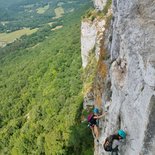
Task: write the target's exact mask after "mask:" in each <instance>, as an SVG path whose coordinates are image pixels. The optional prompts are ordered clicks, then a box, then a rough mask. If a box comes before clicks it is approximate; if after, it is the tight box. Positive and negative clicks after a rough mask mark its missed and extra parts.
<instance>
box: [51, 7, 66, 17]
mask: <svg viewBox="0 0 155 155" xmlns="http://www.w3.org/2000/svg"><path fill="white" fill-rule="evenodd" d="M54 12H55V17H54V18H53V19H57V18H60V17H62V15H63V14H64V9H63V8H62V7H58V8H56V9H55V10H54Z"/></svg>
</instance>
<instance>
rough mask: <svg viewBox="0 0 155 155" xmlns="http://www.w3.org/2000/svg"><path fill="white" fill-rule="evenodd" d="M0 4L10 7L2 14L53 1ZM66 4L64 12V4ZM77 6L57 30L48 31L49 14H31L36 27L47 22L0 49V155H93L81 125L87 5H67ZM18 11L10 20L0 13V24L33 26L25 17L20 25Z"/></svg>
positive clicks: (86, 130) (89, 138)
mask: <svg viewBox="0 0 155 155" xmlns="http://www.w3.org/2000/svg"><path fill="white" fill-rule="evenodd" d="M0 2H1V3H3V6H6V7H8V8H9V7H11V9H10V10H7V11H12V8H13V7H15V8H16V7H17V6H19V5H20V6H23V5H32V4H33V7H36V5H37V4H38V5H41V4H42V5H43V6H44V5H47V3H48V4H49V5H50V3H53V2H57V0H55V1H49V0H46V1H37V2H36V0H33V1H32V0H31V1H30V0H16V1H14V2H17V3H13V1H9V0H6V1H2V0H0ZM8 2H10V4H8ZM39 2H42V3H39ZM65 3H66V8H67V1H65V0H64V3H63V4H65ZM77 3H78V4H82V5H79V7H77V9H76V11H73V12H68V13H66V15H64V16H63V17H61V20H62V21H61V22H62V23H61V24H62V25H63V27H62V28H61V29H58V30H55V31H51V27H50V26H49V25H48V24H47V23H48V13H47V16H46V17H47V19H46V18H44V17H43V19H44V20H42V17H41V16H40V18H39V16H38V17H37V16H34V18H35V20H37V19H40V21H37V22H39V24H42V23H44V22H45V21H46V22H45V23H46V24H44V25H42V26H41V27H40V28H39V30H38V31H37V32H36V33H33V34H31V35H29V36H27V35H24V36H22V37H21V38H20V39H17V40H16V41H14V42H12V43H10V44H8V45H7V46H5V47H3V48H0V98H1V100H0V109H1V111H0V154H2V155H45V154H46V155H91V154H93V138H92V135H91V131H90V129H89V128H88V127H87V123H86V122H83V123H81V111H82V102H83V94H82V87H83V83H82V79H81V74H82V68H81V55H80V22H81V16H82V15H83V14H84V13H85V12H86V10H88V8H89V7H90V6H91V2H90V1H86V0H85V1H81V0H76V1H75V3H73V4H72V5H74V6H75V4H77ZM15 4H16V5H15ZM34 4H35V5H34ZM37 7H38V6H37ZM39 7H40V6H39ZM18 8H19V10H17V12H15V13H14V14H12V17H11V16H7V14H8V13H9V14H10V13H11V12H7V11H6V10H5V11H6V12H5V11H4V12H3V13H5V16H3V15H1V16H0V18H1V19H0V20H15V21H16V22H15V23H16V24H15V25H16V26H17V27H18V26H19V27H20V26H21V25H22V24H23V25H22V26H21V27H23V26H25V25H24V24H25V23H27V24H28V26H29V27H33V26H36V25H38V23H37V22H33V21H31V22H29V21H27V20H29V19H28V18H27V17H26V16H29V15H28V14H25V20H24V21H23V22H22V24H21V25H20V23H19V21H20V20H21V18H23V14H24V12H23V11H22V9H23V7H18ZM0 9H4V8H2V7H0ZM47 12H48V11H47ZM20 15H21V16H20ZM19 16H20V18H19ZM18 19H19V20H18ZM24 22H25V23H24ZM33 24H34V25H33ZM16 26H14V25H13V23H12V25H11V27H12V28H11V29H8V25H7V26H6V27H5V26H4V27H5V28H6V30H10V31H13V30H14V29H15V27H16ZM5 28H3V29H1V31H4V30H5Z"/></svg>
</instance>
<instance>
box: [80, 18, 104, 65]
mask: <svg viewBox="0 0 155 155" xmlns="http://www.w3.org/2000/svg"><path fill="white" fill-rule="evenodd" d="M104 25H105V20H103V19H95V20H94V21H90V20H83V21H82V25H81V55H82V66H83V67H84V68H85V67H86V66H87V63H88V57H89V54H90V53H91V52H92V51H93V50H95V55H96V58H97V59H98V57H99V50H100V40H101V38H102V36H103V32H104V30H105V28H104ZM93 52H94V51H93Z"/></svg>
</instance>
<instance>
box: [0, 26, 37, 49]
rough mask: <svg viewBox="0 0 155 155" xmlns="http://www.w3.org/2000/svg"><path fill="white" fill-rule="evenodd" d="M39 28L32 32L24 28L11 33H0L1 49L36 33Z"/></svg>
mask: <svg viewBox="0 0 155 155" xmlns="http://www.w3.org/2000/svg"><path fill="white" fill-rule="evenodd" d="M37 30H38V28H36V29H32V30H30V29H29V28H24V29H22V30H17V31H14V32H11V33H0V47H2V46H3V45H5V44H8V43H11V42H13V41H14V40H16V39H17V38H20V37H21V36H22V35H30V34H32V33H34V32H36V31H37Z"/></svg>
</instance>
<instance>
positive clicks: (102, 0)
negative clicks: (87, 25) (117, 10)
mask: <svg viewBox="0 0 155 155" xmlns="http://www.w3.org/2000/svg"><path fill="white" fill-rule="evenodd" d="M106 2H107V0H93V3H94V7H95V8H96V9H97V10H100V11H102V10H103V8H104V6H105V5H106Z"/></svg>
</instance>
